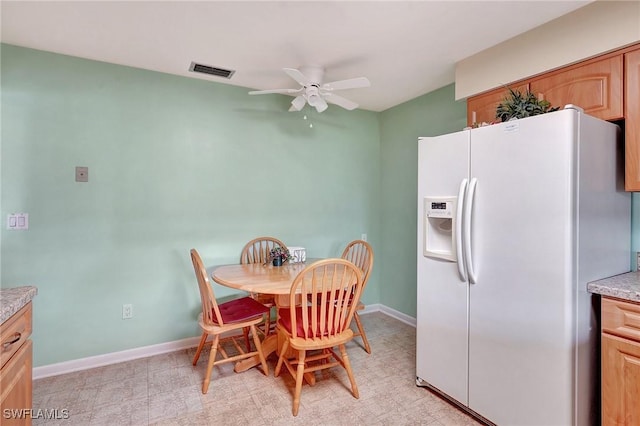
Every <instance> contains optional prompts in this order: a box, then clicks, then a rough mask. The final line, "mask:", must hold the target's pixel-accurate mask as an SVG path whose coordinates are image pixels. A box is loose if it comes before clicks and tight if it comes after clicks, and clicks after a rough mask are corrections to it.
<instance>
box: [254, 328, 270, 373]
mask: <svg viewBox="0 0 640 426" xmlns="http://www.w3.org/2000/svg"><path fill="white" fill-rule="evenodd" d="M251 334H253V343H254V344H255V345H256V350H257V351H258V357H259V358H260V363H261V364H262V371H263V372H264V375H265V376H268V375H269V366H268V365H267V360H266V359H265V357H264V353H263V352H262V343H260V338H259V337H258V331H257V330H256V326H255V325H252V326H251Z"/></svg>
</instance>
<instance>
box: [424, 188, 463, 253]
mask: <svg viewBox="0 0 640 426" xmlns="http://www.w3.org/2000/svg"><path fill="white" fill-rule="evenodd" d="M457 204H458V197H427V198H425V199H424V236H423V238H424V244H423V247H424V251H423V255H424V256H425V257H431V258H435V259H444V260H449V261H452V262H455V261H456V260H457V256H456V210H457Z"/></svg>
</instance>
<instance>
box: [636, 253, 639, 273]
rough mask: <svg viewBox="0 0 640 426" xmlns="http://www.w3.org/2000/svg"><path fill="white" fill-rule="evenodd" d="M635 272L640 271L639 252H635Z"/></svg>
mask: <svg viewBox="0 0 640 426" xmlns="http://www.w3.org/2000/svg"><path fill="white" fill-rule="evenodd" d="M636 271H640V251H637V252H636Z"/></svg>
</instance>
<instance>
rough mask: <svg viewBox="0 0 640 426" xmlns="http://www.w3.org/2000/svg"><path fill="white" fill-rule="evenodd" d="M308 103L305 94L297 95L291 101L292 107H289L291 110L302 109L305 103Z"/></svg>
mask: <svg viewBox="0 0 640 426" xmlns="http://www.w3.org/2000/svg"><path fill="white" fill-rule="evenodd" d="M306 103H307V101H306V99H305V98H304V96H296V97H295V99H294V100H292V101H291V108H289V111H300V110H301V109H302V108H304V104H306Z"/></svg>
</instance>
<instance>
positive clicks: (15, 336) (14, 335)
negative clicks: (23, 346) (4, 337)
mask: <svg viewBox="0 0 640 426" xmlns="http://www.w3.org/2000/svg"><path fill="white" fill-rule="evenodd" d="M21 337H22V334H21V333H18V332H15V333H14V334H13V339H11V340H10V341H8V342H4V343H3V344H2V350H3V351H5V350H7V348H8V347H9V346H11V345H13V344H14V343H15V342H17V341H18V340H20V338H21Z"/></svg>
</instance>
